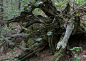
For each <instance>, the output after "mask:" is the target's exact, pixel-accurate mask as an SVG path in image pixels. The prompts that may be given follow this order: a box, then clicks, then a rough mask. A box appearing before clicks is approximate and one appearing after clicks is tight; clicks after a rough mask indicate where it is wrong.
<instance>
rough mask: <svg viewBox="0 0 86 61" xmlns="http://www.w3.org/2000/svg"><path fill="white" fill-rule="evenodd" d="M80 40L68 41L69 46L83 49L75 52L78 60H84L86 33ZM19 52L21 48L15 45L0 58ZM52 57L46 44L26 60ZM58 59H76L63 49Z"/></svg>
mask: <svg viewBox="0 0 86 61" xmlns="http://www.w3.org/2000/svg"><path fill="white" fill-rule="evenodd" d="M17 29H18V31H19V28H18V26H17ZM78 40H79V39H78ZM80 40H81V41H80ZM80 40H79V41H76V39H75V40H74V39H72V41H70V42H69V46H70V48H73V47H82V49H83V51H82V52H76V53H77V57H78V58H80V61H86V35H85V36H83V37H81V38H80ZM21 52H22V50H20V49H18V48H16V47H15V48H14V49H8V52H7V53H6V54H2V55H1V56H0V59H3V58H9V57H14V56H16V55H18V54H20V53H21ZM70 55H71V56H70ZM52 57H53V54H52V52H51V50H50V49H49V47H48V46H47V47H46V48H45V49H44V50H43V51H42V52H40V53H37V54H36V55H34V56H33V57H32V58H30V59H28V60H27V61H50V60H51V58H52ZM4 61H17V60H16V59H15V60H4ZM60 61H76V60H75V59H74V55H73V54H71V53H70V54H68V53H67V51H65V53H64V56H63V58H61V60H60Z"/></svg>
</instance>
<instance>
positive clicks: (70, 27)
mask: <svg viewBox="0 0 86 61" xmlns="http://www.w3.org/2000/svg"><path fill="white" fill-rule="evenodd" d="M27 8H28V9H29V10H27ZM27 8H24V11H22V12H21V14H20V16H18V17H15V18H12V19H10V20H5V21H4V20H3V22H4V23H6V24H8V25H9V23H12V22H18V23H21V24H20V25H22V23H26V25H25V27H23V29H21V31H20V32H19V33H18V34H14V35H12V36H10V37H6V38H5V37H4V36H1V38H0V40H4V41H6V42H8V43H9V45H11V46H14V47H18V48H20V49H21V50H23V51H24V52H23V53H21V55H19V56H17V57H14V58H11V59H16V58H17V59H19V60H20V61H24V60H25V59H28V58H30V57H31V56H32V55H33V54H36V53H37V52H39V51H41V50H43V49H44V48H45V47H46V45H47V44H48V45H49V47H50V49H51V51H52V53H53V54H54V56H53V58H52V60H51V61H59V60H60V58H61V57H62V56H63V53H64V51H65V49H66V46H67V43H68V39H69V38H70V36H71V35H74V34H77V33H79V31H81V32H82V33H86V32H85V31H86V30H85V28H84V26H83V27H82V26H81V25H80V16H79V15H77V14H76V13H77V12H76V11H74V12H73V14H70V11H71V10H70V9H71V7H70V4H69V2H68V3H67V6H66V8H65V9H64V10H63V11H58V10H57V9H56V7H55V6H54V5H53V3H52V1H51V0H40V1H39V0H36V1H35V2H33V4H28V6H27ZM36 8H39V9H41V10H43V12H44V13H45V14H46V15H47V17H43V16H41V15H34V14H33V12H32V11H33V10H34V9H36ZM60 12H61V13H60ZM64 19H65V20H64ZM35 23H42V24H44V26H43V27H41V28H39V29H37V30H36V31H33V30H32V31H31V30H29V31H30V32H31V33H30V32H29V33H28V32H27V33H25V32H24V30H25V29H27V28H28V27H30V26H32V25H33V24H35ZM27 30H28V29H27ZM65 30H66V31H65ZM22 32H24V33H22ZM48 32H51V33H52V34H51V36H48V35H47V33H48ZM55 34H56V35H57V36H55ZM63 34H64V36H63ZM41 35H42V36H41ZM59 35H62V36H60V37H59ZM54 36H55V37H54ZM18 37H24V38H25V40H24V42H26V43H27V41H28V40H29V38H36V37H41V38H42V40H41V41H39V42H35V43H34V44H33V45H31V46H29V48H26V47H22V46H20V45H16V44H15V43H13V42H12V41H10V39H16V38H18ZM58 37H59V38H58ZM57 38H58V40H57ZM56 46H57V47H56ZM2 60H6V59H2Z"/></svg>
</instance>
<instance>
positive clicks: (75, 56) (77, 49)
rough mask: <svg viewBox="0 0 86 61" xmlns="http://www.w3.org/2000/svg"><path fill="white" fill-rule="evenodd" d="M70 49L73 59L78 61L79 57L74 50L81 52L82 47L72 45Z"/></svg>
mask: <svg viewBox="0 0 86 61" xmlns="http://www.w3.org/2000/svg"><path fill="white" fill-rule="evenodd" d="M70 50H71V51H72V53H73V54H74V59H75V60H76V61H80V58H79V57H77V54H76V52H75V51H77V52H80V51H81V52H82V51H83V50H82V47H73V48H72V49H70Z"/></svg>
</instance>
